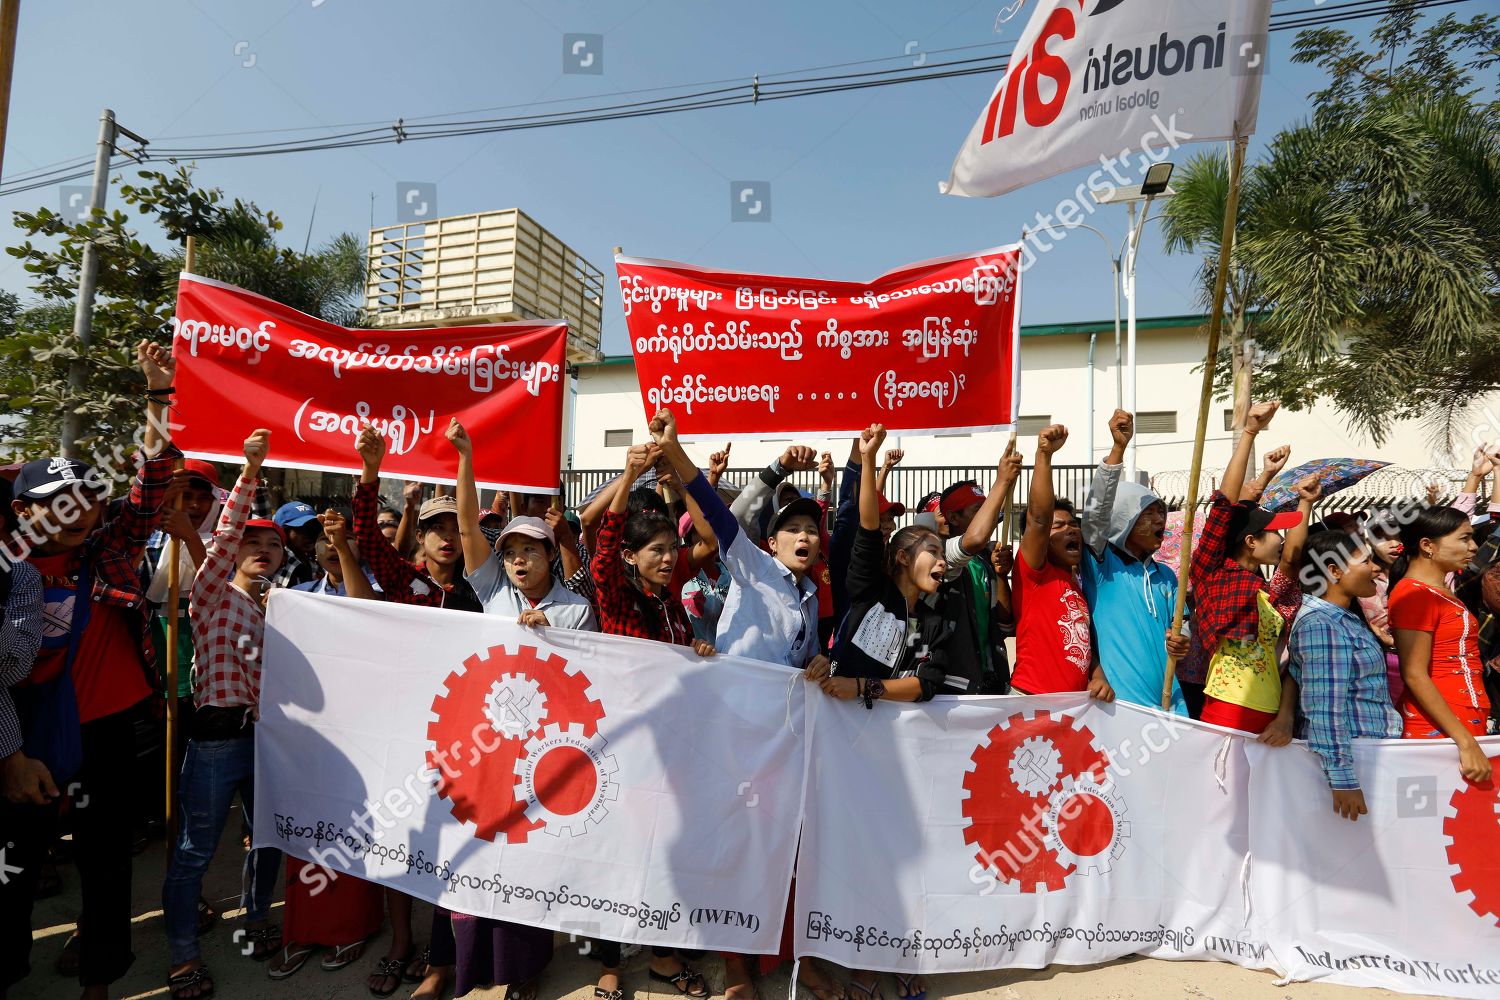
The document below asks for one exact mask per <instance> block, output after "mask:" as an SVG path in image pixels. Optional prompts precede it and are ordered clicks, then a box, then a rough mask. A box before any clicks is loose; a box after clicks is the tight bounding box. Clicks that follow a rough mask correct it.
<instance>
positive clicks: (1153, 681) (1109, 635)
mask: <svg viewBox="0 0 1500 1000" xmlns="http://www.w3.org/2000/svg"><path fill="white" fill-rule="evenodd" d="M1079 575H1080V576H1081V577H1082V580H1083V595H1084V597H1085V598H1086V599H1087V600H1088V602H1089V607H1090V608H1091V609H1092V611H1093V615H1094V648H1095V649H1096V650H1098V653H1099V662H1100V663H1101V664H1102V665H1103V666H1104V674H1105V676H1106V677H1107V678H1108V679H1109V684H1110V687H1112V688H1114V689H1115V698H1117V699H1118V700H1120V701H1128V702H1130V703H1131V704H1133V705H1147V706H1149V707H1151V708H1160V707H1161V686H1162V680H1163V679H1164V678H1165V677H1166V675H1167V646H1166V637H1167V629H1169V628H1171V626H1172V614H1173V612H1174V611H1175V610H1176V601H1177V577H1176V575H1175V574H1173V573H1172V572H1171V571H1170V570H1168V569H1167V568H1166V567H1165V566H1163V565H1161V564H1160V563H1158V562H1157V561H1156V560H1155V559H1147V560H1146V561H1145V562H1140V561H1139V560H1136V559H1133V558H1131V557H1129V556H1125V555H1122V554H1121V552H1120V550H1119V549H1117V548H1116V547H1115V546H1113V545H1106V546H1105V547H1104V554H1103V555H1102V556H1096V555H1094V553H1093V550H1092V549H1089V548H1088V547H1087V546H1085V547H1084V555H1083V565H1082V566H1080V567H1079ZM1172 711H1173V713H1175V714H1177V715H1187V714H1188V712H1187V705H1186V703H1185V702H1184V701H1183V700H1182V689H1181V688H1180V687H1179V686H1178V684H1177V679H1176V678H1175V677H1174V678H1173V679H1172Z"/></svg>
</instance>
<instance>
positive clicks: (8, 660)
mask: <svg viewBox="0 0 1500 1000" xmlns="http://www.w3.org/2000/svg"><path fill="white" fill-rule="evenodd" d="M0 572H4V573H8V574H9V575H10V586H9V588H8V589H9V593H8V594H7V595H6V597H5V603H4V605H3V613H4V617H3V618H0V757H8V756H10V755H11V754H13V753H15V752H16V751H17V750H19V749H21V742H22V740H21V720H20V719H19V718H18V717H17V715H16V704H15V701H14V700H13V699H12V698H11V694H10V689H11V688H12V687H13V686H14V685H16V684H19V683H21V682H22V681H24V680H25V679H26V678H27V677H29V676H30V675H31V667H32V665H33V664H34V663H36V651H37V649H38V648H39V647H40V646H41V644H42V577H41V574H39V573H38V572H37V571H36V567H35V566H32V565H31V564H30V563H26V562H18V563H15V564H13V565H6V566H4V567H0Z"/></svg>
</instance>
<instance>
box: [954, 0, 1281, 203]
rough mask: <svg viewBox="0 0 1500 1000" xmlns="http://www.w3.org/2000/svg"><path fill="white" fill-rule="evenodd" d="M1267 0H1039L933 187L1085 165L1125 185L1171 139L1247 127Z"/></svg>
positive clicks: (977, 191) (991, 188)
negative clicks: (939, 181)
mask: <svg viewBox="0 0 1500 1000" xmlns="http://www.w3.org/2000/svg"><path fill="white" fill-rule="evenodd" d="M1270 16H1271V0H1213V2H1204V0H1040V2H1039V3H1038V4H1037V7H1036V10H1035V11H1034V12H1033V13H1032V15H1031V20H1030V21H1029V22H1028V23H1027V25H1026V30H1025V31H1023V32H1022V33H1021V38H1020V40H1019V41H1018V42H1017V43H1016V48H1015V51H1014V52H1013V53H1011V57H1010V62H1009V64H1008V66H1007V68H1006V71H1005V76H1004V77H1002V78H1001V80H1000V82H999V83H998V84H997V85H996V86H995V92H994V94H993V96H991V97H990V99H989V101H988V102H987V103H986V104H985V106H984V109H983V110H982V111H981V112H980V114H979V120H978V121H976V122H975V123H974V127H973V128H972V129H970V130H969V136H968V138H967V139H965V140H964V144H963V148H962V149H960V150H959V152H958V158H957V159H956V160H954V161H953V172H952V174H951V175H950V176H949V178H948V180H947V181H946V182H944V183H943V184H940V185H939V190H941V191H942V192H943V193H944V194H956V195H964V196H966V197H993V196H995V195H1001V194H1005V193H1006V192H1009V191H1014V190H1015V189H1016V188H1019V187H1024V186H1025V185H1027V184H1031V183H1034V182H1036V181H1040V180H1046V179H1047V178H1048V177H1053V176H1055V175H1057V174H1060V173H1063V172H1065V171H1068V170H1072V169H1074V168H1077V167H1082V166H1086V165H1088V164H1097V165H1098V167H1099V169H1098V170H1097V171H1096V174H1097V175H1098V177H1097V179H1096V180H1097V182H1098V183H1097V184H1096V182H1095V181H1090V183H1089V187H1090V188H1091V189H1097V187H1098V186H1103V187H1109V186H1110V182H1111V181H1112V182H1113V183H1115V184H1120V185H1124V184H1128V183H1134V180H1135V178H1137V177H1138V176H1139V175H1140V174H1141V173H1142V172H1143V170H1144V166H1146V165H1149V164H1150V163H1153V162H1156V161H1158V160H1162V159H1165V158H1166V156H1167V155H1168V154H1170V153H1171V151H1172V150H1173V149H1175V148H1176V147H1177V146H1180V145H1182V144H1183V143H1187V142H1207V141H1210V140H1218V139H1230V138H1234V137H1235V136H1243V135H1249V134H1250V133H1252V132H1254V131H1255V118H1256V114H1257V112H1258V110H1259V106H1260V83H1261V77H1262V76H1263V75H1264V74H1265V69H1266V59H1267V55H1268V47H1267V43H1266V38H1267V35H1266V29H1267V26H1268V24H1269V19H1270Z"/></svg>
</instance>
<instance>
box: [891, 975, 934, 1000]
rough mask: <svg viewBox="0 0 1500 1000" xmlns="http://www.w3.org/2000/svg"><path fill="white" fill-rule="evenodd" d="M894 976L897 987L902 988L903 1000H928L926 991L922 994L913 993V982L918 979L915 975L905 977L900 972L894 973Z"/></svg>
mask: <svg viewBox="0 0 1500 1000" xmlns="http://www.w3.org/2000/svg"><path fill="white" fill-rule="evenodd" d="M894 975H895V977H896V985H897V986H899V987H900V988H901V997H902V1000H926V997H927V991H926V990H923V991H922V992H920V993H913V992H912V990H911V981H912V980H913V979H916V978H917V977H916V976H915V975H911V976H903V975H901V973H899V972H897V973H894Z"/></svg>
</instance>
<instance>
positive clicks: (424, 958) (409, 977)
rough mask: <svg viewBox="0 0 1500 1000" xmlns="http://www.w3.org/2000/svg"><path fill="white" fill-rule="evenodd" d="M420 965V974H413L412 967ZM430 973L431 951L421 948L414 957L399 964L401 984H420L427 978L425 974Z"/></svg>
mask: <svg viewBox="0 0 1500 1000" xmlns="http://www.w3.org/2000/svg"><path fill="white" fill-rule="evenodd" d="M416 965H420V966H421V967H422V971H421V972H413V971H411V970H412V967H413V966H416ZM430 971H432V949H431V948H423V949H422V950H421V951H420V952H418V953H417V954H416V955H415V956H414V957H412V958H408V959H405V960H403V961H402V962H401V981H402V982H403V983H420V982H421V981H422V980H424V979H426V978H427V973H428V972H430Z"/></svg>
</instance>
